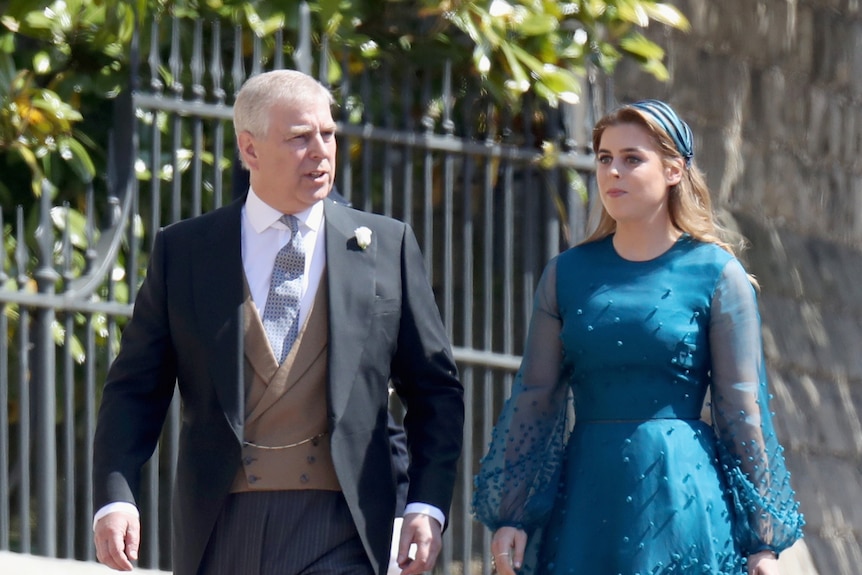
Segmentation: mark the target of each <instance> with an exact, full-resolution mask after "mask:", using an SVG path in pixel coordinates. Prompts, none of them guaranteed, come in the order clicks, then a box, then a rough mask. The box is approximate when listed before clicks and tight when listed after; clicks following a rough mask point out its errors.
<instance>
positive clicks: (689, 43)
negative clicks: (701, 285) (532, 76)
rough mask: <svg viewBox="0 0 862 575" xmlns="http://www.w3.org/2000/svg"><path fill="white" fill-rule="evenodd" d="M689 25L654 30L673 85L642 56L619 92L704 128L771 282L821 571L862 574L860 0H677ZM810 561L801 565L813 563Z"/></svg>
mask: <svg viewBox="0 0 862 575" xmlns="http://www.w3.org/2000/svg"><path fill="white" fill-rule="evenodd" d="M673 3H674V4H675V5H676V6H678V7H679V8H680V9H681V10H682V11H683V13H685V14H686V15H687V16H688V18H689V19H690V21H691V24H692V30H691V31H690V32H688V33H680V32H669V31H667V30H663V29H661V28H660V27H655V29H651V30H650V34H651V36H652V37H653V39H655V40H658V41H660V42H661V43H662V44H663V45H664V46H666V47H667V49H668V58H667V64H668V67H669V70H670V72H671V80H670V81H669V82H668V83H666V84H665V83H661V82H658V81H656V80H654V79H652V78H651V77H648V76H646V75H645V74H643V73H642V72H640V71H639V70H638V69H637V68H636V66H634V65H629V64H624V65H621V66H620V67H619V68H618V70H617V73H616V74H615V78H614V79H615V94H614V97H615V99H616V100H617V101H620V102H623V101H631V100H634V99H639V98H644V97H656V98H661V99H664V100H667V101H668V102H670V103H671V104H672V105H673V106H674V107H675V108H676V109H677V110H678V111H679V112H680V114H681V115H683V117H685V118H686V119H687V120H688V121H689V122H690V124H691V126H692V129H693V130H694V132H695V141H696V156H695V159H696V162H697V163H698V165H699V166H700V167H701V168H702V169H703V170H704V171H705V172H706V173H707V178H708V181H709V183H710V186H711V188H712V190H713V193H714V197H715V199H716V202H717V204H718V205H719V206H720V207H721V208H722V209H723V210H726V211H727V212H728V214H729V215H730V217H729V218H728V223H730V224H732V225H734V226H735V227H737V228H738V229H739V230H740V231H741V232H742V233H743V235H744V236H746V238H747V239H748V240H749V243H750V247H749V249H748V251H747V252H746V253H745V254H744V258H743V259H744V260H745V262H746V264H747V266H748V268H749V270H750V271H751V272H752V273H754V274H755V275H756V276H757V277H758V279H759V281H760V284H761V286H762V291H761V293H760V303H761V315H762V318H763V326H764V327H763V331H764V342H765V350H766V354H767V360H768V362H769V366H770V377H771V380H770V383H771V386H772V391H773V394H774V396H775V399H774V402H773V407H774V409H775V411H776V413H777V419H776V423H777V427H778V432H779V437H780V439H781V440H782V442H783V443H784V445H785V447H786V449H787V451H786V457H787V461H788V465H789V467H790V469H791V471H792V472H793V479H794V486H795V488H796V490H797V492H798V494H799V497H800V500H801V501H802V508H803V511H804V513H805V515H806V520H807V526H806V530H805V533H806V537H805V542H806V544H807V548H808V550H809V551H810V553H811V557H812V559H813V563H814V565H815V566H816V569H817V571H819V573H821V574H827V573H828V574H830V575H833V574H834V575H858V574H859V573H862V297H860V296H862V161H860V158H862V6H860V4H862V2H859V1H858V0H819V1H818V0H761V1H757V0H721V1H717V0H688V1H676V2H673ZM800 572H801V571H800Z"/></svg>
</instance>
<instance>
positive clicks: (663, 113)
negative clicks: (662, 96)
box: [631, 100, 694, 166]
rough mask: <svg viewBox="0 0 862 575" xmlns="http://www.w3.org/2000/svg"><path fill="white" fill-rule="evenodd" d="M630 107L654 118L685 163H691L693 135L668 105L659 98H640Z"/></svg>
mask: <svg viewBox="0 0 862 575" xmlns="http://www.w3.org/2000/svg"><path fill="white" fill-rule="evenodd" d="M631 107H632V108H635V109H637V110H639V111H641V112H643V113H645V114H647V115H648V116H649V117H650V118H652V119H653V120H655V122H656V123H657V124H658V125H659V126H661V128H662V129H663V130H664V131H665V132H666V133H667V135H668V136H670V138H671V140H673V143H674V144H675V145H676V149H677V151H679V153H680V155H681V156H682V157H683V158H685V165H686V166H690V165H691V159H692V158H694V136H692V133H691V128H689V127H688V124H686V123H685V122H684V121H683V119H682V118H680V117H679V116H678V115H677V114H676V112H674V111H673V109H672V108H671V107H670V106H668V105H667V104H665V103H664V102H662V101H661V100H640V101H638V102H635V103H634V104H631Z"/></svg>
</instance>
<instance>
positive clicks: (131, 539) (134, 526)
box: [93, 511, 141, 571]
mask: <svg viewBox="0 0 862 575" xmlns="http://www.w3.org/2000/svg"><path fill="white" fill-rule="evenodd" d="M93 542H94V543H95V545H96V558H97V559H98V560H99V562H100V563H104V564H105V565H107V566H108V567H110V568H111V569H116V570H118V571H131V570H132V561H137V560H138V546H139V545H140V543H141V521H140V519H139V518H138V516H137V515H134V514H131V513H125V512H123V511H114V512H113V513H108V514H107V515H105V516H104V517H102V518H101V519H99V520H98V521H97V522H96V527H95V529H94V530H93Z"/></svg>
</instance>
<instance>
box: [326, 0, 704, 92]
mask: <svg viewBox="0 0 862 575" xmlns="http://www.w3.org/2000/svg"><path fill="white" fill-rule="evenodd" d="M314 9H315V11H316V13H317V15H318V18H319V26H320V29H321V30H322V31H323V32H324V33H326V34H327V35H328V36H329V37H330V38H331V43H330V45H331V46H333V48H332V53H331V54H330V58H331V66H330V69H331V70H332V72H331V73H332V77H330V78H329V80H330V82H331V83H336V82H337V80H338V79H339V74H340V70H339V68H338V61H339V58H338V57H337V52H338V50H339V48H340V47H345V46H347V47H350V48H352V49H358V52H359V53H360V54H361V55H362V56H363V57H364V58H365V59H366V61H368V62H372V63H373V62H376V61H378V60H379V59H382V58H398V57H401V58H403V59H405V60H409V61H412V62H423V63H429V62H434V61H439V60H440V59H443V58H447V59H449V60H451V61H453V62H455V63H456V66H458V67H459V70H458V71H457V74H458V75H465V74H466V75H478V76H480V77H481V78H482V80H483V84H484V86H485V88H486V89H487V90H488V91H489V92H490V93H491V94H493V95H494V97H495V98H496V99H497V100H498V101H499V102H501V103H503V104H505V105H507V106H515V107H517V106H518V105H519V103H520V102H521V101H522V99H523V96H524V95H525V94H526V93H528V92H533V93H535V94H536V95H538V96H539V97H541V98H543V99H544V100H546V101H548V102H549V103H550V104H551V105H556V104H557V103H558V101H560V100H562V101H574V100H576V99H577V97H578V93H579V92H580V79H581V77H582V76H583V74H584V72H585V70H586V68H587V66H589V65H595V66H597V67H598V68H599V69H600V70H602V71H604V72H608V73H610V72H612V71H613V69H614V67H615V65H616V64H617V62H619V61H620V59H622V58H623V57H631V58H633V59H635V60H637V61H639V62H640V63H641V65H642V67H643V69H644V70H645V71H646V72H648V73H650V74H652V75H654V76H655V77H657V78H659V79H661V80H664V79H666V78H667V76H668V72H667V69H666V68H665V66H664V64H663V59H664V50H663V49H662V48H661V47H660V46H659V45H657V44H655V43H654V42H652V41H650V40H648V39H647V38H646V37H645V36H644V35H643V34H642V33H641V30H643V29H645V28H647V27H648V26H649V24H650V23H651V22H656V23H658V24H662V25H666V26H669V27H671V28H675V29H680V30H687V29H688V27H689V23H688V20H687V19H686V18H685V16H683V14H682V13H681V12H680V11H679V10H678V9H677V8H675V7H674V6H673V5H671V4H669V3H665V2H656V1H653V0H610V1H604V0H573V1H560V0H478V1H477V0H472V1H471V0H444V1H442V2H441V1H438V0H413V1H410V0H400V1H399V0H390V1H389V2H380V3H363V2H338V1H337V0H321V1H320V2H316V3H314Z"/></svg>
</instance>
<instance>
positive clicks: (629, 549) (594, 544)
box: [473, 100, 804, 575]
mask: <svg viewBox="0 0 862 575" xmlns="http://www.w3.org/2000/svg"><path fill="white" fill-rule="evenodd" d="M593 150H594V152H595V155H596V161H597V167H596V178H597V181H598V188H599V193H600V197H601V203H602V213H601V218H600V221H599V223H598V226H597V229H596V231H595V232H594V233H593V234H592V235H591V236H590V237H588V238H587V239H586V240H585V241H584V242H583V243H582V244H580V245H578V246H576V247H574V248H572V249H570V250H567V251H565V252H564V253H562V254H560V255H559V256H558V257H556V258H555V259H553V260H552V261H551V262H550V263H549V264H548V266H547V268H546V269H545V272H544V274H543V275H542V278H541V280H540V282H539V286H538V288H537V295H536V300H535V305H534V311H533V317H532V320H531V323H530V328H529V333H528V339H527V343H526V350H525V353H524V359H523V363H522V364H521V369H520V371H519V373H518V376H517V378H516V381H515V385H514V387H513V392H512V397H511V398H510V399H509V400H508V401H507V403H506V405H505V407H504V409H503V412H502V413H501V415H500V419H499V422H498V423H497V426H496V428H495V430H494V435H493V439H492V442H491V446H490V448H489V451H488V454H487V455H486V456H485V458H484V459H483V461H482V467H481V469H480V472H479V474H478V475H477V477H476V492H475V495H474V501H473V507H474V512H475V514H476V516H477V518H478V519H479V520H480V521H482V522H483V523H485V524H486V525H487V526H488V527H490V528H491V529H492V530H493V531H494V537H493V540H492V543H491V550H492V553H493V555H494V561H495V563H496V569H497V572H498V573H500V574H501V575H512V573H513V571H515V570H519V569H521V568H522V567H523V572H529V573H533V572H537V573H543V574H544V573H549V574H553V575H563V574H568V573H573V574H577V575H582V574H601V575H605V574H608V575H616V574H621V575H636V574H640V575H647V574H649V575H656V574H666V575H670V574H674V575H677V574H698V575H700V574H707V573H708V574H713V575H715V574H720V575H742V574H745V573H748V574H750V575H776V574H777V573H778V567H777V564H778V562H777V557H778V553H779V552H780V551H782V550H783V549H786V548H787V547H789V546H790V545H791V544H793V542H794V541H796V540H797V539H798V538H800V537H801V536H802V534H801V528H802V525H803V524H804V521H803V518H802V516H801V514H800V513H799V511H798V507H799V504H798V503H797V502H796V501H795V495H794V492H793V490H792V489H791V487H790V484H789V473H788V472H787V470H786V468H785V465H784V458H783V456H782V448H781V447H780V445H779V444H778V441H777V439H776V437H775V432H774V428H773V425H772V421H771V415H770V411H769V407H768V391H767V381H766V370H765V366H764V360H763V354H762V343H761V334H760V317H759V314H758V310H757V301H756V296H755V292H754V289H753V286H752V280H751V279H750V278H749V276H748V274H747V273H746V272H745V270H744V269H743V267H742V266H741V264H740V263H739V261H738V260H737V259H736V258H735V257H734V254H733V249H732V247H731V246H730V245H729V244H728V243H727V242H726V241H725V240H724V239H723V235H724V232H723V230H721V228H720V227H719V226H718V224H717V223H716V221H715V219H714V216H713V213H712V208H711V203H710V198H709V190H708V189H707V187H706V184H705V181H704V178H703V175H702V174H701V172H700V171H699V170H698V169H697V168H696V167H695V165H694V164H693V163H692V158H693V148H692V134H691V130H690V128H689V127H688V125H687V124H686V123H685V122H683V121H682V120H681V119H680V118H679V117H678V116H677V114H676V113H675V112H674V111H673V110H672V109H671V108H670V107H669V106H667V105H666V104H664V103H663V102H659V101H657V100H644V101H640V102H637V103H635V104H631V105H627V106H623V107H621V108H619V109H617V110H615V111H614V112H612V113H611V114H609V115H608V116H606V117H604V118H602V119H601V120H600V121H599V123H598V124H597V125H596V127H595V129H594V131H593ZM707 390H710V392H711V420H712V421H711V424H709V423H707V422H704V421H702V420H701V419H700V414H701V409H702V407H703V402H704V398H705V396H706V392H707ZM570 393H571V396H572V398H573V405H574V410H573V412H574V419H575V424H574V427H572V426H571V424H570V422H569V421H568V420H569V419H571V418H572V410H571V409H570V407H571V403H570V402H569V401H567V397H568V395H569V394H570Z"/></svg>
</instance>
